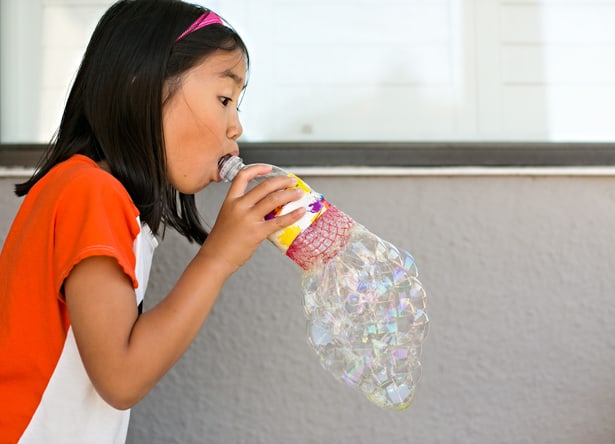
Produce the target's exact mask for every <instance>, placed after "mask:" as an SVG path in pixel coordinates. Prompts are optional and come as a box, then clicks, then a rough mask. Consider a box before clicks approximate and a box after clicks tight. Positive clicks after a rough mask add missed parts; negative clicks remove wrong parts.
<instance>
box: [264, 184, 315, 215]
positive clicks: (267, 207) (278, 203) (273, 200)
mask: <svg viewBox="0 0 615 444" xmlns="http://www.w3.org/2000/svg"><path fill="white" fill-rule="evenodd" d="M304 194H305V193H304V192H303V191H302V190H299V189H296V188H292V189H288V188H286V189H283V190H275V191H273V192H271V193H269V194H267V195H265V197H263V198H262V199H261V200H259V201H258V202H257V203H255V204H254V206H253V208H254V211H255V213H256V214H259V215H262V216H263V217H265V216H267V215H268V214H270V213H271V212H273V211H276V210H278V209H280V208H282V207H286V206H288V205H289V204H290V208H288V210H290V209H294V208H295V207H296V206H297V205H292V202H295V201H298V200H300V199H301V197H302V196H303V195H304ZM276 213H277V211H276Z"/></svg>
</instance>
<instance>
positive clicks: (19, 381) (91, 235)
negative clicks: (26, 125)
mask: <svg viewBox="0 0 615 444" xmlns="http://www.w3.org/2000/svg"><path fill="white" fill-rule="evenodd" d="M248 60H249V59H248V52H247V50H246V47H245V45H244V43H243V41H242V40H241V38H240V37H239V36H238V35H237V33H236V32H235V31H234V30H233V29H231V28H230V27H229V26H227V25H225V24H224V23H223V22H222V20H221V19H220V18H219V17H218V16H217V15H216V14H214V13H213V12H211V11H208V10H206V9H204V8H202V7H200V6H196V5H191V4H188V3H183V2H181V1H179V0H156V1H152V0H122V1H119V2H117V3H116V4H114V5H113V6H112V7H111V8H110V9H109V10H108V11H107V12H106V13H105V15H104V16H103V17H102V19H101V20H100V22H99V23H98V26H97V27H96V30H95V31H94V34H93V35H92V38H91V40H90V43H89V45H88V47H87V50H86V52H85V55H84V58H83V61H82V63H81V66H80V68H79V71H78V73H77V76H76V79H75V82H74V84H73V86H72V89H71V91H70V95H69V97H68V100H67V103H66V108H65V110H64V114H63V117H62V121H61V124H60V127H59V130H58V133H57V135H56V138H55V140H54V142H53V143H52V144H51V145H50V147H49V149H48V152H47V153H46V155H45V156H44V158H43V160H42V161H41V163H40V165H39V167H38V168H37V170H36V172H35V173H34V175H33V176H32V177H31V178H30V179H29V180H28V181H26V182H24V183H22V184H19V185H17V187H16V193H17V194H18V195H19V196H22V195H25V199H24V201H23V202H22V205H21V208H20V209H19V212H18V213H17V215H16V217H15V220H14V222H13V225H12V227H11V229H10V231H9V233H8V235H7V238H6V241H5V244H4V247H3V250H2V254H1V256H0V270H2V274H1V275H0V356H2V363H1V364H0V439H1V440H2V442H3V443H14V442H17V441H19V442H28V443H29V442H36V443H40V442H46V443H63V444H64V443H71V442H78V443H83V442H88V443H94V442H100V443H116V442H124V441H125V438H126V431H127V428H128V416H129V410H128V409H129V408H130V407H132V406H133V405H135V403H137V402H138V401H139V400H140V399H142V398H143V397H144V396H145V395H146V394H147V393H148V391H149V390H150V389H151V388H152V387H153V386H154V385H155V384H156V382H157V381H158V380H159V379H160V378H161V377H162V376H163V375H164V374H165V372H167V371H168V370H169V368H171V366H173V364H174V363H175V362H176V361H177V360H178V359H179V358H180V356H181V355H182V354H183V353H184V351H185V350H186V349H187V348H188V346H189V345H190V343H191V341H192V340H193V339H194V338H195V336H196V335H197V333H198V331H199V329H200V327H201V325H202V324H203V322H204V321H205V319H206V318H207V315H208V314H209V312H210V310H211V308H212V305H213V304H214V302H215V300H216V297H217V295H218V293H219V291H220V289H221V288H222V286H223V285H224V283H225V281H226V280H227V279H228V277H229V276H230V275H231V274H232V273H233V272H235V271H236V270H237V269H238V268H239V267H241V266H242V265H243V264H244V263H245V262H246V261H247V260H248V259H249V258H250V257H251V256H252V254H253V253H254V251H255V250H256V248H257V247H258V245H259V244H260V243H261V242H262V241H263V240H264V239H266V238H267V236H268V235H270V234H271V233H273V232H275V231H277V230H279V229H280V228H282V227H284V226H287V225H289V224H291V223H293V222H295V221H296V220H298V219H299V218H300V217H301V216H302V215H303V213H304V210H303V209H298V210H296V211H294V212H291V213H289V214H287V215H284V216H280V217H277V218H275V219H271V220H265V219H264V217H265V215H267V214H268V213H270V212H271V211H273V210H274V209H275V208H276V207H278V206H280V205H284V204H286V203H288V202H290V201H293V200H296V199H297V198H298V197H299V196H300V195H301V191H298V190H289V189H288V188H289V187H292V186H293V185H294V182H293V179H291V178H288V177H277V178H274V179H270V180H267V181H265V182H263V183H262V184H260V185H259V186H257V187H255V188H254V189H252V190H251V191H248V192H246V190H247V184H248V182H249V181H250V180H251V179H252V178H254V177H255V176H257V175H261V174H266V173H268V172H269V169H270V167H267V166H253V167H250V168H248V169H246V170H244V171H243V172H241V173H239V175H238V176H237V178H236V180H235V181H234V182H233V184H232V185H231V187H230V188H229V191H228V194H227V196H226V198H225V200H224V202H223V204H222V207H221V209H220V212H219V215H218V218H217V220H216V223H215V224H214V226H213V228H212V229H211V232H210V233H209V234H207V233H206V232H205V230H204V229H203V227H202V226H201V223H200V221H199V216H198V212H197V209H196V207H195V199H194V193H196V192H198V191H199V190H201V189H203V188H204V187H206V186H207V185H208V184H209V183H211V182H217V181H219V180H220V178H219V174H218V168H217V165H218V161H219V160H220V159H221V158H222V157H224V156H225V155H228V154H237V153H238V146H237V138H238V137H239V136H240V135H241V132H242V127H241V124H240V123H239V118H238V114H237V113H238V111H237V105H238V102H239V100H240V97H241V94H242V92H243V90H244V87H245V84H246V74H247V67H248ZM165 226H170V227H172V228H174V229H176V230H177V231H178V232H179V233H181V234H182V235H184V236H185V237H186V238H187V239H189V240H191V241H196V242H199V243H201V244H202V246H201V248H200V250H199V252H198V253H197V255H196V256H195V257H194V259H193V260H192V261H191V263H190V264H189V265H188V267H187V268H186V270H185V272H184V273H183V275H182V276H181V277H180V279H179V281H178V282H177V284H176V285H175V287H174V288H173V289H172V290H171V292H170V293H169V294H168V295H167V296H166V298H164V300H163V301H161V302H160V303H159V304H158V305H157V306H156V307H155V308H153V309H151V310H149V311H148V312H146V313H143V314H139V311H140V310H139V304H140V303H141V301H142V299H143V294H144V291H145V288H146V286H147V279H148V274H149V268H150V264H151V257H152V254H153V250H154V248H155V246H156V245H157V240H156V236H157V235H159V234H161V233H162V232H163V230H164V227H165Z"/></svg>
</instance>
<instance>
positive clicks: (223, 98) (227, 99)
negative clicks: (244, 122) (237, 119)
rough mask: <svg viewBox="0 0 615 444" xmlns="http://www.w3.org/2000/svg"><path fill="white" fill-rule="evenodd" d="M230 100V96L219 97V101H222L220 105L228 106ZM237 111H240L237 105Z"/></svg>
mask: <svg viewBox="0 0 615 444" xmlns="http://www.w3.org/2000/svg"><path fill="white" fill-rule="evenodd" d="M232 101H233V99H231V98H230V97H220V102H222V106H228V104H229V103H231V102H232ZM237 112H238V113H240V112H241V109H239V107H237Z"/></svg>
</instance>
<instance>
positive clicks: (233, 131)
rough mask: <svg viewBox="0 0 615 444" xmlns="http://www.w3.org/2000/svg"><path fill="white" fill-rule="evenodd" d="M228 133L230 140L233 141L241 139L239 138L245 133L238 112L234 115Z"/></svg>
mask: <svg viewBox="0 0 615 444" xmlns="http://www.w3.org/2000/svg"><path fill="white" fill-rule="evenodd" d="M226 133H227V136H228V138H229V139H233V140H237V139H239V136H241V134H242V133H243V127H242V126H241V122H240V121H239V114H238V113H237V112H235V113H233V117H231V121H230V122H229V126H228V129H227V130H226Z"/></svg>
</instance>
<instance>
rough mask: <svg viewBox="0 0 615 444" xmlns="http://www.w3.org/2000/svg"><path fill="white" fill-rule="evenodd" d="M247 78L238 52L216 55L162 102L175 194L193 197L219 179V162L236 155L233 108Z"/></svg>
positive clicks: (238, 128) (238, 127)
mask: <svg viewBox="0 0 615 444" xmlns="http://www.w3.org/2000/svg"><path fill="white" fill-rule="evenodd" d="M245 78H246V64H245V60H244V55H243V53H242V52H241V51H240V50H236V51H233V52H225V51H217V52H215V53H213V54H212V55H210V56H209V57H207V58H206V59H205V60H204V61H203V62H201V63H200V64H199V65H197V66H196V67H194V68H192V69H191V70H190V71H188V72H186V73H185V74H184V75H183V76H182V78H181V80H180V85H179V87H177V89H176V91H175V92H174V94H173V95H172V96H171V97H170V98H169V99H168V100H167V101H166V103H165V104H164V107H163V110H162V125H163V131H164V143H165V147H166V156H167V178H168V180H169V182H170V183H171V184H172V185H173V186H174V187H175V188H176V189H177V190H178V191H180V192H182V193H186V194H192V193H196V192H197V191H199V190H201V189H203V188H204V187H205V186H207V185H208V184H209V183H210V182H214V181H219V180H220V178H219V175H218V160H219V159H220V158H221V157H222V156H224V155H226V154H235V155H236V154H239V148H238V146H237V138H238V137H239V136H240V135H241V132H242V127H241V124H240V123H239V116H238V111H237V107H238V106H239V99H240V95H241V92H242V90H243V88H244V85H245Z"/></svg>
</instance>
